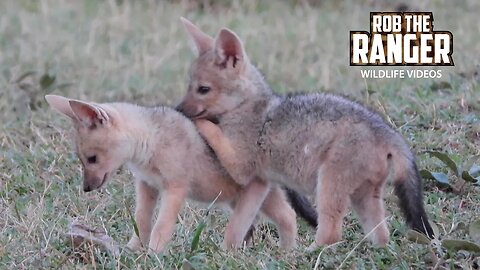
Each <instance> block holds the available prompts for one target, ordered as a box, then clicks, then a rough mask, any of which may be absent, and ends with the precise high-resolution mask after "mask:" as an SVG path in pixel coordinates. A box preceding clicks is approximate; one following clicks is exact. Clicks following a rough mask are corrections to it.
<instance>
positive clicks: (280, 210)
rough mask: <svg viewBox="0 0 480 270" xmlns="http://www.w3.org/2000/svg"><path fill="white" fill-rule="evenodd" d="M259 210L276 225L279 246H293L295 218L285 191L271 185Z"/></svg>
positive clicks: (286, 247)
mask: <svg viewBox="0 0 480 270" xmlns="http://www.w3.org/2000/svg"><path fill="white" fill-rule="evenodd" d="M260 210H261V211H262V212H263V213H264V214H265V215H266V216H267V217H268V218H269V219H270V220H272V221H273V222H274V223H275V224H276V225H277V227H278V232H279V235H280V247H282V248H284V249H291V248H294V247H295V241H296V239H297V219H296V213H295V211H294V210H293V209H292V207H291V206H290V204H289V203H288V200H287V197H286V196H285V192H284V191H283V190H282V189H281V188H280V187H278V186H274V187H272V188H271V189H270V192H269V193H268V195H267V197H266V198H265V201H264V202H263V204H262V207H261V208H260Z"/></svg>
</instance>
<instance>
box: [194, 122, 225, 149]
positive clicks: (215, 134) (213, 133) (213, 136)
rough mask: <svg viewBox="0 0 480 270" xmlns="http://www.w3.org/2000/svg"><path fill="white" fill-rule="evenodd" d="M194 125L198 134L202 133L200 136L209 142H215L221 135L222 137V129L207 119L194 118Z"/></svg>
mask: <svg viewBox="0 0 480 270" xmlns="http://www.w3.org/2000/svg"><path fill="white" fill-rule="evenodd" d="M195 125H196V126H197V129H198V132H199V133H200V135H202V137H204V138H205V139H206V140H207V141H208V142H209V143H210V142H215V141H217V140H219V139H220V138H221V137H223V133H222V130H221V129H220V128H219V127H218V126H217V125H215V124H214V123H212V122H210V121H208V120H205V119H198V120H195Z"/></svg>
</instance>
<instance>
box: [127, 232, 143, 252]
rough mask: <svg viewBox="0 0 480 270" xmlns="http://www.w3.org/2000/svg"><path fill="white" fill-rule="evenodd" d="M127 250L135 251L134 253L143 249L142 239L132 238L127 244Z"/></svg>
mask: <svg viewBox="0 0 480 270" xmlns="http://www.w3.org/2000/svg"><path fill="white" fill-rule="evenodd" d="M127 248H129V249H131V250H134V251H139V250H142V249H143V245H142V242H141V241H140V238H138V236H136V235H135V236H132V238H130V241H128V243H127Z"/></svg>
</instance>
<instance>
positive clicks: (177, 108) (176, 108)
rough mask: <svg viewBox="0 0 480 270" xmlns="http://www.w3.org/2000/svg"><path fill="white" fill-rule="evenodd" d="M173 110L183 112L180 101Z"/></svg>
mask: <svg viewBox="0 0 480 270" xmlns="http://www.w3.org/2000/svg"><path fill="white" fill-rule="evenodd" d="M175 110H176V111H177V112H179V113H181V114H184V111H183V105H182V103H180V104H178V105H177V107H175Z"/></svg>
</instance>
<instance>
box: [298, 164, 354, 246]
mask: <svg viewBox="0 0 480 270" xmlns="http://www.w3.org/2000/svg"><path fill="white" fill-rule="evenodd" d="M342 173H344V172H342V171H339V170H336V169H335V168H334V167H333V166H332V168H329V167H327V166H322V167H321V168H320V169H319V173H318V176H317V191H316V204H317V211H318V227H317V233H316V235H315V243H313V244H312V245H311V246H310V247H309V248H308V250H314V249H315V248H316V247H318V246H321V245H329V244H333V243H336V242H338V241H340V240H341V239H342V224H343V218H344V217H345V214H346V212H347V209H348V205H349V194H348V187H345V186H344V185H345V183H346V181H345V178H347V177H348V176H347V175H343V174H342Z"/></svg>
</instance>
